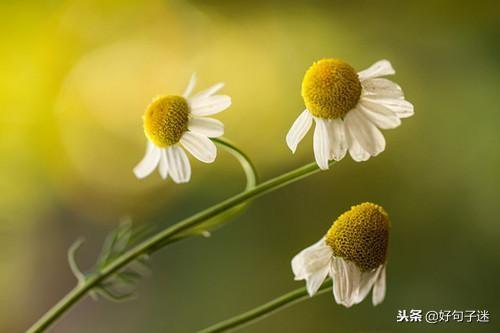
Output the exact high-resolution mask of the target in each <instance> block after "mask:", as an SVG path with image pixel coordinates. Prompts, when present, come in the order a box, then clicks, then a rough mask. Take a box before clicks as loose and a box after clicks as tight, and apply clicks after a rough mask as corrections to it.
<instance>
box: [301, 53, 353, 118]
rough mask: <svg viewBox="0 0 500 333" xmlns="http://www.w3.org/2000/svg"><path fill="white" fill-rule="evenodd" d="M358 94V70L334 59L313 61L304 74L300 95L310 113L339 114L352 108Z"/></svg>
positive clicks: (340, 115) (335, 115)
mask: <svg viewBox="0 0 500 333" xmlns="http://www.w3.org/2000/svg"><path fill="white" fill-rule="evenodd" d="M360 96H361V83H360V82H359V78H358V74H357V73H356V71H355V70H354V68H352V67H351V66H350V65H349V64H347V63H345V62H343V61H342V60H338V59H323V60H320V61H317V62H315V63H314V64H313V65H312V66H311V67H309V69H308V70H307V72H306V74H305V75H304V80H303V81H302V98H304V103H305V104H306V107H307V109H308V110H309V112H311V113H312V114H313V115H314V116H316V117H319V118H325V119H333V118H342V117H344V116H345V115H346V114H347V112H349V111H350V110H352V109H353V108H354V107H355V106H356V104H357V103H358V101H359V97H360Z"/></svg>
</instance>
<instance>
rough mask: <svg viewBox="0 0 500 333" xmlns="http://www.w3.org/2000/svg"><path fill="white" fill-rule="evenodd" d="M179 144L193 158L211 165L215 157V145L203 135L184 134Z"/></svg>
mask: <svg viewBox="0 0 500 333" xmlns="http://www.w3.org/2000/svg"><path fill="white" fill-rule="evenodd" d="M181 144H182V145H183V146H184V148H186V149H187V150H188V151H189V152H190V153H191V154H193V156H194V157H196V158H197V159H198V160H200V161H201V162H204V163H212V162H213V161H215V158H216V156H217V148H216V147H215V144H214V143H213V142H212V140H210V139H209V138H207V137H206V136H205V135H202V134H198V133H194V132H186V133H184V135H183V136H182V138H181Z"/></svg>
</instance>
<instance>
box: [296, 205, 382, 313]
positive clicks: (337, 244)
mask: <svg viewBox="0 0 500 333" xmlns="http://www.w3.org/2000/svg"><path fill="white" fill-rule="evenodd" d="M388 238H389V217H388V215H387V213H386V211H385V210H384V209H383V208H382V207H380V206H378V205H375V204H373V203H368V202H367V203H362V204H360V205H357V206H353V207H351V209H350V210H349V211H347V212H345V213H344V214H342V215H340V216H339V217H338V218H337V220H336V221H335V222H334V223H333V225H332V227H331V228H330V230H328V232H327V233H326V235H325V236H324V237H323V238H321V239H320V241H319V242H317V243H316V244H314V245H312V246H310V247H308V248H306V249H304V250H303V251H302V252H300V253H299V254H297V255H296V256H295V257H294V258H293V259H292V270H293V273H294V275H295V280H306V286H307V291H308V292H309V295H311V296H312V295H314V294H315V293H316V292H317V291H318V289H319V287H320V286H321V284H322V283H323V281H324V280H325V279H326V278H327V276H328V275H330V277H331V278H332V280H333V295H334V297H335V301H336V302H337V303H338V304H342V305H344V306H346V307H350V306H352V305H353V304H358V303H360V302H361V301H362V300H363V299H364V298H365V297H366V296H367V295H368V293H369V292H370V290H371V289H372V287H373V292H372V303H373V305H378V304H380V303H381V302H382V301H383V300H384V297H385V269H386V253H387V243H388Z"/></svg>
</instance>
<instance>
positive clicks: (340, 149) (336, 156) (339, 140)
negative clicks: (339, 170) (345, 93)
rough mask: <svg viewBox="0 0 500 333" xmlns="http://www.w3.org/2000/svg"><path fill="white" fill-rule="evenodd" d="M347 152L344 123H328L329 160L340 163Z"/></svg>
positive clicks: (335, 120)
mask: <svg viewBox="0 0 500 333" xmlns="http://www.w3.org/2000/svg"><path fill="white" fill-rule="evenodd" d="M346 152H347V141H346V136H345V127H344V122H343V121H342V120H341V119H333V120H331V121H330V157H329V158H330V159H333V160H335V161H340V160H341V159H343V158H344V156H345V153H346Z"/></svg>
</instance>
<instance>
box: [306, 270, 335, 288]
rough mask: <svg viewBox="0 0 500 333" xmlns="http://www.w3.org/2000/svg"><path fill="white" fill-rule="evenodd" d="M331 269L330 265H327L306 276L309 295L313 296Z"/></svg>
mask: <svg viewBox="0 0 500 333" xmlns="http://www.w3.org/2000/svg"><path fill="white" fill-rule="evenodd" d="M329 271H330V267H329V265H325V266H324V267H323V268H322V269H320V270H319V271H317V272H314V273H312V274H311V275H309V276H308V277H307V278H306V288H307V293H308V294H309V296H313V295H314V294H316V292H317V291H318V289H319V287H321V284H322V283H323V281H325V279H326V277H327V276H328V272H329Z"/></svg>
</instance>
